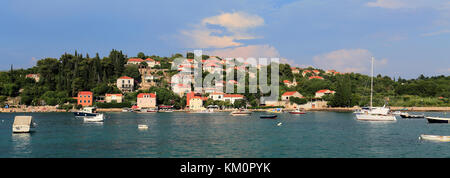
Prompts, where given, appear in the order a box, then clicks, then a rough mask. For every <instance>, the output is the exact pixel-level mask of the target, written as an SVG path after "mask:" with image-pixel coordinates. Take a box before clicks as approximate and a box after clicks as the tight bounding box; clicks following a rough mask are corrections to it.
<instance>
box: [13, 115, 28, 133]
mask: <svg viewBox="0 0 450 178" xmlns="http://www.w3.org/2000/svg"><path fill="white" fill-rule="evenodd" d="M32 119H33V118H32V117H31V116H16V117H14V123H13V126H12V131H13V133H29V132H30V128H31V127H32Z"/></svg>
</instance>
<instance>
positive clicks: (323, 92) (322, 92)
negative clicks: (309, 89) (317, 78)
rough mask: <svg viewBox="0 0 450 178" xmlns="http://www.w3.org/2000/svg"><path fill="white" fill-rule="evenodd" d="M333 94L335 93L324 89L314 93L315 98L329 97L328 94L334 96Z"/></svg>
mask: <svg viewBox="0 0 450 178" xmlns="http://www.w3.org/2000/svg"><path fill="white" fill-rule="evenodd" d="M334 93H336V92H335V91H332V90H328V89H325V90H319V91H317V92H316V96H315V97H316V98H322V97H323V96H324V95H329V94H334Z"/></svg>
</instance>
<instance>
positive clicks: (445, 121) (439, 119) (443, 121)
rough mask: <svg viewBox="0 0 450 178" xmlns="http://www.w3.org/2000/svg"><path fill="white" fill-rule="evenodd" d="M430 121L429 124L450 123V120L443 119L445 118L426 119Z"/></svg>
mask: <svg viewBox="0 0 450 178" xmlns="http://www.w3.org/2000/svg"><path fill="white" fill-rule="evenodd" d="M425 118H426V119H427V121H428V123H447V124H448V123H449V121H450V118H443V117H425Z"/></svg>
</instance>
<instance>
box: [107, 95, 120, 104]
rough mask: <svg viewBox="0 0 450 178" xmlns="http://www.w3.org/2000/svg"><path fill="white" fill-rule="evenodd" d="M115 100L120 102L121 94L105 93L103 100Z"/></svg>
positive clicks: (108, 101)
mask: <svg viewBox="0 0 450 178" xmlns="http://www.w3.org/2000/svg"><path fill="white" fill-rule="evenodd" d="M113 101H115V102H116V103H122V101H123V95H122V94H109V93H107V94H105V102H106V103H111V102H113Z"/></svg>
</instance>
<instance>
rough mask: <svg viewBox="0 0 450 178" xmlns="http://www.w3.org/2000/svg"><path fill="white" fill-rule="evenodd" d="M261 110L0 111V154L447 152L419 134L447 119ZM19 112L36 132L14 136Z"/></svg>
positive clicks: (446, 129) (446, 130)
mask: <svg viewBox="0 0 450 178" xmlns="http://www.w3.org/2000/svg"><path fill="white" fill-rule="evenodd" d="M261 114H265V113H262V112H260V113H258V112H254V113H253V115H252V116H247V117H246V116H241V117H236V116H235V117H233V116H229V113H227V112H224V113H214V114H188V113H178V112H174V113H153V114H136V113H106V115H107V119H106V120H105V121H104V122H103V123H84V122H83V121H82V120H81V119H76V118H75V117H74V116H73V114H72V113H28V114H24V113H11V114H10V113H0V157H2V158H5V157H6V158H10V157H69V158H71V157H108V158H110V157H114V158H115V157H164V158H166V157H169V158H172V157H188V158H191V157H226V158H235V157H238V158H240V157H244V158H272V157H274V158H280V157H294V158H305V157H306V158H311V157H313V158H323V157H325V158H330V157H333V158H334V157H341V158H342V157H343V158H348V157H389V158H390V157H394V158H403V157H445V158H449V157H450V143H440V142H430V141H421V140H419V139H418V137H419V135H420V134H436V135H450V125H449V124H428V123H427V122H426V120H425V119H410V120H407V119H402V118H399V117H398V118H397V121H396V122H391V123H373V122H362V121H356V120H355V118H354V115H353V114H352V113H335V112H309V113H307V114H306V115H290V114H279V117H278V118H279V119H277V120H270V119H259V115H261ZM425 114H426V115H427V116H444V117H450V113H449V114H446V113H437V112H428V113H425ZM16 115H32V116H33V120H34V122H36V123H37V124H38V125H37V127H36V128H35V132H33V133H29V134H12V131H11V130H12V123H13V118H14V116H16ZM279 122H281V123H282V125H281V126H277V123H279ZM138 124H146V125H148V129H147V130H139V129H138V128H137V126H138Z"/></svg>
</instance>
